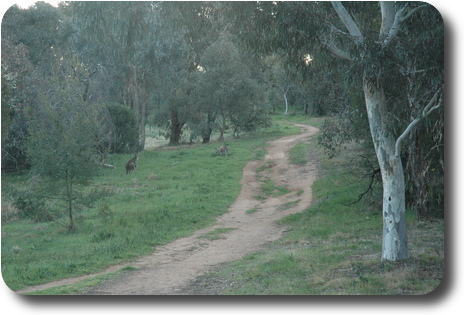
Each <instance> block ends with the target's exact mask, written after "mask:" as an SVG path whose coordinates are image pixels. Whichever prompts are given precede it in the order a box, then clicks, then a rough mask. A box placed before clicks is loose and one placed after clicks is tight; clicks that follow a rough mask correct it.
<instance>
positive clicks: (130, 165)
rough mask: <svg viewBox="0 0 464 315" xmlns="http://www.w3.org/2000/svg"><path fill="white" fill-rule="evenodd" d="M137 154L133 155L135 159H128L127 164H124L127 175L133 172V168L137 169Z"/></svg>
mask: <svg viewBox="0 0 464 315" xmlns="http://www.w3.org/2000/svg"><path fill="white" fill-rule="evenodd" d="M138 156H139V154H138V153H135V157H134V158H133V159H130V160H129V162H127V164H126V174H129V173H130V172H132V171H133V170H134V168H136V167H137V160H138Z"/></svg>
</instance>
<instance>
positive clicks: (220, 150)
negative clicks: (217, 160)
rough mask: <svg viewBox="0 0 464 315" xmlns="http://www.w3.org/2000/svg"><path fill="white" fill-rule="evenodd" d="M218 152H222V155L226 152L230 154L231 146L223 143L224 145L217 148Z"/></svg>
mask: <svg viewBox="0 0 464 315" xmlns="http://www.w3.org/2000/svg"><path fill="white" fill-rule="evenodd" d="M216 153H218V154H221V155H222V154H224V153H225V154H226V155H229V147H228V146H226V145H223V146H222V147H220V148H217V149H216Z"/></svg>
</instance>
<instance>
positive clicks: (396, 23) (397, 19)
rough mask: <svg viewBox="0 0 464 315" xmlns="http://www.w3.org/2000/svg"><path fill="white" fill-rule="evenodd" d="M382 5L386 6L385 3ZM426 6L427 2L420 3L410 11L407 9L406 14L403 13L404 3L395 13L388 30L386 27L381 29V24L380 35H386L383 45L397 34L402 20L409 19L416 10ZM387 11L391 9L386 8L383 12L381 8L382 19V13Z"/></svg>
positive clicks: (404, 10)
mask: <svg viewBox="0 0 464 315" xmlns="http://www.w3.org/2000/svg"><path fill="white" fill-rule="evenodd" d="M387 3H388V2H387ZM393 5H394V4H393ZM383 6H386V5H383ZM383 6H382V7H383ZM427 6H429V4H423V5H420V6H418V7H416V8H414V9H412V10H411V11H409V12H408V13H407V14H405V12H406V8H407V7H408V4H406V5H405V6H404V7H403V8H401V9H400V10H398V11H397V12H396V13H395V19H394V20H393V24H392V25H391V28H390V29H389V30H388V29H383V26H382V32H384V33H382V34H381V35H385V36H386V38H385V41H384V46H387V45H388V44H389V43H390V41H391V40H392V39H393V38H395V37H396V36H397V35H398V32H399V31H400V29H401V26H402V25H403V22H404V21H406V20H407V19H409V18H410V17H411V16H412V15H413V14H414V13H416V12H417V11H419V10H421V9H423V8H425V7H427ZM387 12H391V11H388V10H386V11H385V12H384V11H383V10H382V20H383V19H384V16H383V15H384V13H385V14H386V13H387Z"/></svg>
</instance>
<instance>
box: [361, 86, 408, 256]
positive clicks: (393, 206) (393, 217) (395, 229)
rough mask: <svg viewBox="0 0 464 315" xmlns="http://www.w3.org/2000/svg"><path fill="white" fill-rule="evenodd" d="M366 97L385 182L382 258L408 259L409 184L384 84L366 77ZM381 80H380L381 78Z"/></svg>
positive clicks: (373, 136) (371, 127)
mask: <svg viewBox="0 0 464 315" xmlns="http://www.w3.org/2000/svg"><path fill="white" fill-rule="evenodd" d="M363 81H364V82H363V86H364V96H365V99H366V108H367V114H368V118H369V125H370V130H371V135H372V140H373V142H374V146H375V151H376V154H377V159H378V161H379V166H380V170H381V173H382V184H383V211H382V213H383V242H382V260H383V261H384V260H390V261H396V260H400V259H407V258H408V257H409V254H408V245H407V233H406V213H405V185H404V173H403V165H402V163H401V158H400V157H399V156H397V155H396V154H395V153H396V151H395V143H396V141H395V138H394V137H393V134H392V132H391V130H389V128H388V123H389V122H388V121H386V120H387V116H386V114H387V106H386V99H385V93H384V90H383V87H382V86H380V85H379V83H377V85H375V84H373V83H371V81H369V79H366V78H364V80H363ZM377 82H378V81H377Z"/></svg>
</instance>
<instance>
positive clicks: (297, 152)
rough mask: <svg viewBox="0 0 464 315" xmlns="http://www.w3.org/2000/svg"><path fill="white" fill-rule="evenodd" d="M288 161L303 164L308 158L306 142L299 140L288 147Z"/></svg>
mask: <svg viewBox="0 0 464 315" xmlns="http://www.w3.org/2000/svg"><path fill="white" fill-rule="evenodd" d="M289 159H290V163H292V164H297V165H304V164H306V163H308V160H309V149H308V144H307V143H304V142H301V143H298V144H296V145H295V146H294V147H293V148H291V149H290V158H289Z"/></svg>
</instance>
